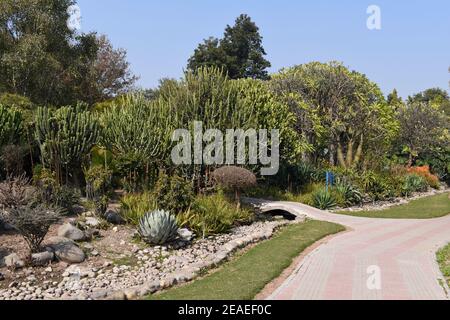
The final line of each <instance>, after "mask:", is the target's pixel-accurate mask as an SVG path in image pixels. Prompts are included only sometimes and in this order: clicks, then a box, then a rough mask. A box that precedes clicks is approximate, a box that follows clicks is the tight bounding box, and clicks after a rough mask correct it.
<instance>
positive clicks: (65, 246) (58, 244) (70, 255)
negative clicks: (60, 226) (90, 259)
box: [47, 237, 86, 264]
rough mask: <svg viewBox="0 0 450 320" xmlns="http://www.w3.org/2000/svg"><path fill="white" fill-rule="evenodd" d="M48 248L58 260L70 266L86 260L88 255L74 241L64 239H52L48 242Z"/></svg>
mask: <svg viewBox="0 0 450 320" xmlns="http://www.w3.org/2000/svg"><path fill="white" fill-rule="evenodd" d="M47 246H48V247H49V248H50V249H51V250H52V251H53V252H54V253H55V256H56V257H57V258H58V260H60V261H63V262H67V263H69V264H73V263H81V262H83V261H84V260H85V259H86V255H85V254H84V252H83V250H81V249H80V248H79V247H78V246H77V245H76V243H75V242H74V241H72V240H71V239H68V238H64V237H52V238H50V239H49V240H48V242H47Z"/></svg>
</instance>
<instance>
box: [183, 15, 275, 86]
mask: <svg viewBox="0 0 450 320" xmlns="http://www.w3.org/2000/svg"><path fill="white" fill-rule="evenodd" d="M265 55H266V52H265V50H264V48H263V46H262V37H261V35H260V34H259V28H258V27H257V26H256V24H255V23H254V22H253V21H252V20H251V18H250V17H249V16H248V15H245V14H242V15H240V16H239V17H238V18H237V19H236V22H235V25H234V26H233V27H232V26H229V25H228V26H227V27H226V29H225V33H224V37H223V38H222V39H220V40H219V39H216V38H209V39H207V40H205V41H204V43H202V44H200V45H199V46H198V48H197V49H196V50H195V52H194V55H193V56H192V57H191V58H190V59H189V62H188V68H189V69H191V70H196V69H197V68H199V67H205V66H207V67H209V66H215V67H219V68H223V69H224V70H225V71H226V72H227V73H228V76H229V77H230V78H231V79H239V78H253V79H268V78H269V75H268V72H267V68H270V66H271V64H270V62H269V61H267V60H266V59H265V58H264V56H265Z"/></svg>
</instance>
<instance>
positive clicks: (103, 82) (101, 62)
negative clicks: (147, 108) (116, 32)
mask: <svg viewBox="0 0 450 320" xmlns="http://www.w3.org/2000/svg"><path fill="white" fill-rule="evenodd" d="M97 45H98V52H97V57H96V59H95V60H94V61H93V62H92V66H91V72H90V76H91V79H90V81H88V82H87V83H86V84H87V88H86V90H87V91H90V92H91V94H90V96H89V97H87V99H88V100H89V101H88V102H90V103H94V102H98V101H104V100H108V99H112V98H114V97H116V96H118V95H121V94H125V93H127V92H129V91H130V90H131V89H132V88H133V85H134V83H135V82H136V80H137V79H138V77H136V76H135V75H133V73H132V72H131V70H130V64H129V62H128V61H127V52H126V50H125V49H121V48H119V49H114V47H113V46H112V44H111V42H110V41H109V39H108V38H107V37H106V36H104V35H102V36H100V37H98V38H97Z"/></svg>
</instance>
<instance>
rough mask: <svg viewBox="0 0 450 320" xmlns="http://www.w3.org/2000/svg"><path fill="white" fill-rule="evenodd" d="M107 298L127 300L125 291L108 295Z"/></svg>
mask: <svg viewBox="0 0 450 320" xmlns="http://www.w3.org/2000/svg"><path fill="white" fill-rule="evenodd" d="M107 300H116V301H118V300H126V296H125V293H123V291H117V292H114V293H113V294H111V295H110V296H108V297H107Z"/></svg>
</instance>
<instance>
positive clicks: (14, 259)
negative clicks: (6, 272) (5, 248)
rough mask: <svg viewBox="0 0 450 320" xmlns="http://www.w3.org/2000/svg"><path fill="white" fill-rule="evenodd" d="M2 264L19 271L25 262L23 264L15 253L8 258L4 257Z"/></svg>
mask: <svg viewBox="0 0 450 320" xmlns="http://www.w3.org/2000/svg"><path fill="white" fill-rule="evenodd" d="M3 262H4V264H5V266H6V267H8V268H12V269H20V268H23V267H24V266H25V262H23V260H22V259H20V257H19V256H18V255H17V254H15V253H12V254H10V255H9V256H6V257H5V258H4V259H3Z"/></svg>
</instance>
